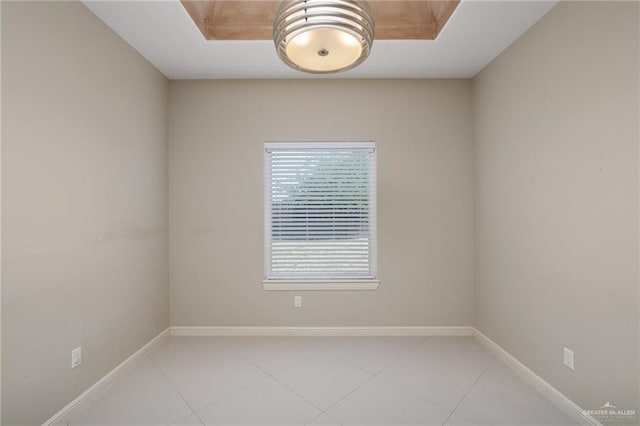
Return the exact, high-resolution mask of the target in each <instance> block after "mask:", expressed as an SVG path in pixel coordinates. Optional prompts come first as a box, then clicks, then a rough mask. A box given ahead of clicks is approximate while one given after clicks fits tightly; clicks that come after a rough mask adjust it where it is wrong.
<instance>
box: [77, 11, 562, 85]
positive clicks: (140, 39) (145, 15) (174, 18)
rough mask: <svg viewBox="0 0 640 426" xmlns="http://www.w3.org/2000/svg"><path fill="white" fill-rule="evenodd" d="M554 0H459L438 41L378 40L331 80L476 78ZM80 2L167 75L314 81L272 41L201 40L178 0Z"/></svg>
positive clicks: (181, 77) (183, 77)
mask: <svg viewBox="0 0 640 426" xmlns="http://www.w3.org/2000/svg"><path fill="white" fill-rule="evenodd" d="M374 1H375V0H374ZM556 3H557V1H541V0H535V1H525V0H515V1H504V0H503V1H483V0H463V1H462V2H461V3H460V4H459V5H458V7H457V9H456V10H455V12H454V13H453V15H452V16H451V18H450V20H449V22H448V23H447V25H446V26H445V28H444V29H443V30H442V32H441V33H440V35H439V36H438V38H437V40H424V41H423V40H403V41H396V40H376V41H375V42H374V43H373V48H372V50H371V54H370V55H369V58H368V59H367V60H366V61H365V62H364V63H363V64H362V65H360V66H358V67H357V68H355V69H353V70H350V71H346V72H344V73H340V74H335V75H332V76H331V77H333V78H336V77H338V78H469V77H473V76H474V75H475V74H476V73H478V71H480V70H481V69H482V68H484V67H485V66H486V65H487V64H488V63H489V62H491V61H492V60H493V59H494V58H495V57H496V56H498V54H500V52H502V51H503V50H504V49H505V48H506V47H508V46H509V45H510V44H511V43H513V42H514V41H515V40H516V39H517V38H518V37H519V36H520V35H521V34H522V33H524V32H525V31H526V30H528V29H529V28H530V27H531V26H532V25H533V24H534V23H535V22H537V21H538V20H539V19H540V18H541V17H542V16H543V15H544V14H545V13H547V12H548V11H549V10H550V9H551V8H552V7H553V6H555V4H556ZM84 4H85V5H86V6H87V7H88V8H89V9H91V11H93V13H95V14H96V15H97V16H98V17H99V18H100V19H101V20H102V21H104V22H105V23H106V24H107V25H108V26H109V27H111V29H112V30H113V31H115V32H116V33H117V34H119V35H120V36H121V37H122V38H123V39H125V40H126V41H127V42H128V43H129V44H130V45H131V46H132V47H133V48H134V49H136V50H137V51H138V52H140V54H142V56H144V57H145V58H147V59H148V60H149V61H150V62H151V63H152V64H153V65H154V66H155V67H156V68H158V69H159V70H160V71H161V72H162V73H163V74H164V75H165V76H167V77H168V78H170V79H194V78H318V76H316V75H310V74H305V73H301V72H298V71H294V70H292V69H290V68H288V67H287V66H286V65H284V64H283V63H282V62H281V61H280V59H278V57H277V55H276V52H275V48H274V46H273V42H271V41H207V40H205V39H204V37H203V36H202V34H201V33H200V31H199V30H198V28H196V26H195V24H194V23H193V21H192V20H191V17H190V16H189V15H188V13H187V12H186V11H185V9H184V8H183V7H182V5H181V4H180V2H179V0H167V1H149V0H146V1H118V0H107V1H91V0H85V1H84ZM322 78H327V76H326V75H325V76H322Z"/></svg>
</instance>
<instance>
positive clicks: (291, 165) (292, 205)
mask: <svg viewBox="0 0 640 426" xmlns="http://www.w3.org/2000/svg"><path fill="white" fill-rule="evenodd" d="M265 152H266V154H265V161H266V164H265V171H266V179H265V183H266V188H265V193H266V194H265V195H266V197H265V198H266V200H265V201H266V214H265V231H266V232H265V233H266V235H265V241H266V250H265V252H266V262H265V263H266V278H267V279H273V280H287V279H309V280H313V279H336V280H339V279H373V278H375V235H376V229H375V224H376V207H375V206H376V175H375V172H376V166H375V144H374V143H373V142H355V143H329V142H328V143H287V142H283V143H266V144H265Z"/></svg>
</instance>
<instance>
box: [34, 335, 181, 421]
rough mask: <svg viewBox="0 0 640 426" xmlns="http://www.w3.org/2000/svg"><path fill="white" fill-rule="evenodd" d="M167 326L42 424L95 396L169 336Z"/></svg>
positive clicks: (67, 413)
mask: <svg viewBox="0 0 640 426" xmlns="http://www.w3.org/2000/svg"><path fill="white" fill-rule="evenodd" d="M169 330H170V329H169V328H167V329H166V330H164V331H163V332H162V333H160V334H158V335H157V336H156V337H154V338H153V339H151V340H150V341H149V342H148V343H147V344H146V345H144V346H143V347H141V348H140V349H139V350H138V351H136V352H135V353H134V354H133V355H131V356H130V357H129V358H127V359H125V360H124V361H122V362H121V363H120V364H119V365H118V366H117V367H116V368H114V369H113V370H111V371H110V372H108V373H107V374H106V375H105V376H104V377H103V378H101V379H100V380H98V381H97V382H95V383H94V384H93V385H92V386H91V387H90V388H89V389H87V390H86V391H84V392H83V393H82V394H81V395H80V396H78V397H77V398H76V399H74V400H73V401H71V402H70V403H69V404H67V406H66V407H64V408H63V409H62V410H60V411H58V412H57V413H56V414H54V415H53V417H51V418H50V419H49V420H47V421H46V422H44V423H43V426H52V425H54V424H56V423H58V422H59V421H60V420H62V419H63V418H64V417H65V416H67V415H69V414H71V413H72V411H73V410H74V409H75V408H77V407H79V406H81V405H82V404H85V403H87V402H89V401H91V399H92V398H93V397H94V396H95V394H96V393H97V392H98V391H100V390H102V389H103V387H104V386H107V385H108V384H109V383H110V382H111V381H113V380H114V379H115V378H116V377H117V376H119V375H120V374H122V373H123V372H124V371H126V369H127V367H129V366H131V365H133V364H135V363H136V362H137V361H138V360H140V358H142V357H144V356H145V355H147V354H148V353H149V352H151V351H152V350H153V348H155V347H156V346H158V345H159V344H160V343H162V342H163V341H164V340H165V339H166V338H167V337H169Z"/></svg>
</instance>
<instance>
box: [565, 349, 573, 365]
mask: <svg viewBox="0 0 640 426" xmlns="http://www.w3.org/2000/svg"><path fill="white" fill-rule="evenodd" d="M564 365H566V366H567V367H569V368H570V369H572V370H573V351H572V350H571V349H568V348H564Z"/></svg>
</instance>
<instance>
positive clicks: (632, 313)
mask: <svg viewBox="0 0 640 426" xmlns="http://www.w3.org/2000/svg"><path fill="white" fill-rule="evenodd" d="M638 47H639V46H638V3H636V2H628V3H614V2H563V3H561V4H559V5H558V6H557V7H556V8H554V9H552V10H551V11H550V12H549V14H547V15H546V16H545V17H544V18H543V19H542V20H541V21H539V22H538V23H537V24H536V25H535V26H534V27H533V28H532V29H531V30H530V31H529V32H527V33H526V34H525V35H524V36H523V37H522V38H521V39H519V40H518V41H517V42H516V43H515V44H513V45H512V46H511V47H509V49H508V50H506V51H505V52H504V53H503V54H501V55H500V56H499V57H498V58H497V59H496V60H495V61H494V62H493V63H492V64H490V65H489V66H488V67H487V68H486V69H485V70H483V71H482V72H481V73H480V74H479V75H478V76H476V77H475V78H474V80H473V100H474V115H475V140H476V163H475V166H476V172H475V189H476V193H475V205H476V210H475V229H476V232H475V235H476V244H475V248H476V250H475V258H476V262H475V285H476V326H477V327H478V328H479V329H480V330H481V331H482V332H484V333H485V334H487V335H488V336H489V337H490V338H491V339H493V340H495V341H496V342H497V343H498V344H499V345H501V346H502V347H503V348H505V349H506V350H507V351H509V352H510V353H512V354H513V355H514V356H516V357H517V358H518V359H519V360H521V361H522V362H523V363H524V364H526V365H527V366H528V367H530V368H531V369H532V370H533V371H535V372H536V373H538V374H539V375H540V376H541V377H542V378H544V379H545V380H547V381H548V382H550V383H551V384H552V385H553V386H555V387H556V388H558V389H559V390H560V391H561V392H563V393H564V394H565V395H567V396H568V397H569V398H571V399H572V400H573V401H575V402H576V403H578V404H579V405H581V406H582V407H583V408H586V409H589V408H594V409H595V408H599V407H601V406H602V405H603V404H604V403H605V402H607V401H611V402H612V403H614V404H616V405H618V406H619V407H620V408H627V409H632V408H636V409H637V406H636V404H637V401H638V383H637V380H638V370H639V367H640V366H639V365H638V362H639V361H638V359H639V353H638V216H639V212H638V142H639V137H638V119H639V118H638V117H639V114H640V111H639V107H638V77H639V69H638V62H639V57H638ZM564 346H567V347H569V348H570V349H572V350H573V351H575V370H574V371H571V370H569V369H568V368H566V367H564V366H563V365H562V351H563V347H564Z"/></svg>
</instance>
